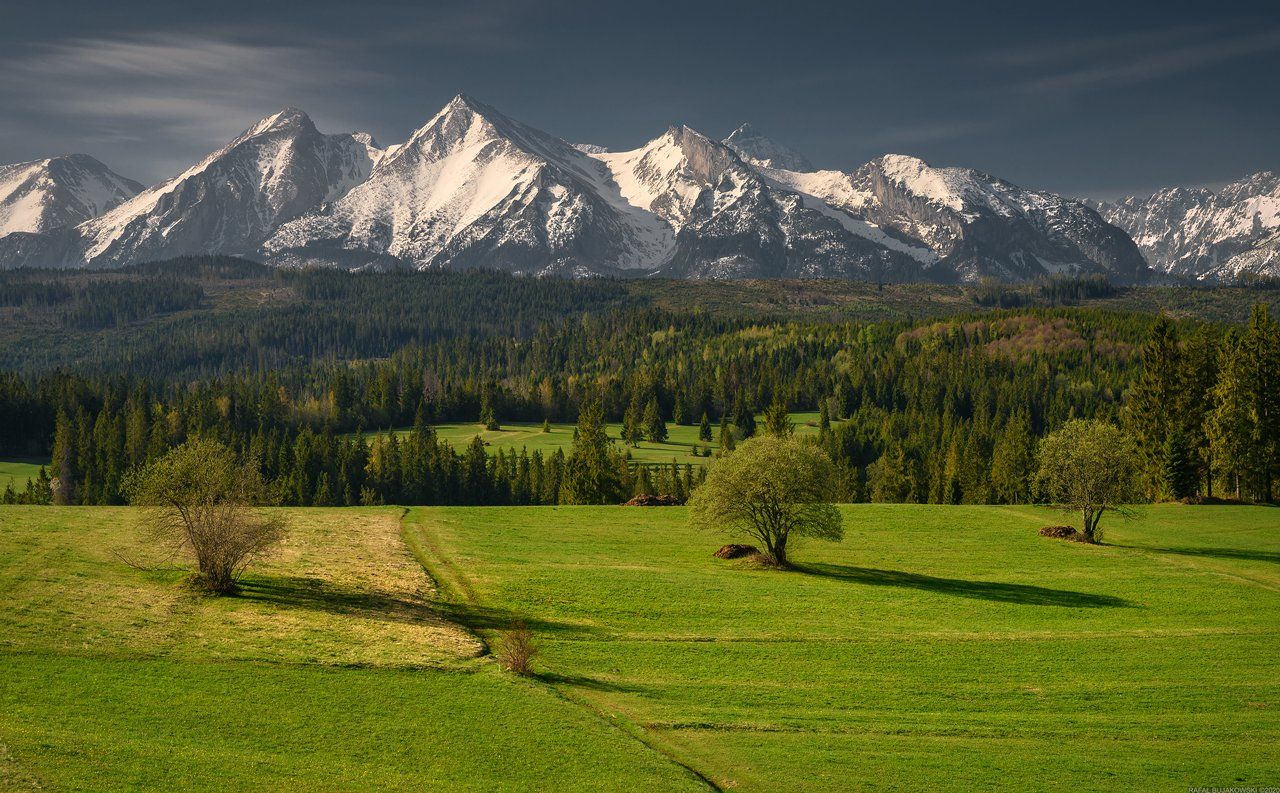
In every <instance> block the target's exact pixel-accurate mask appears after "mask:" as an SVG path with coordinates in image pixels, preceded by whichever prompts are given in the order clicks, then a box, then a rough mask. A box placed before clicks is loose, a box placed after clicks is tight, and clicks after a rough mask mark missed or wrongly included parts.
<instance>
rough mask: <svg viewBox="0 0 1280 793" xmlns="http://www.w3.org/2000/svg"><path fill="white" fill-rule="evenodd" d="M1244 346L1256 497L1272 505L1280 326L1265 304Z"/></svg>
mask: <svg viewBox="0 0 1280 793" xmlns="http://www.w3.org/2000/svg"><path fill="white" fill-rule="evenodd" d="M1242 344H1243V348H1244V355H1245V375H1246V378H1247V379H1246V383H1247V385H1246V389H1247V390H1246V393H1247V399H1248V402H1249V413H1250V418H1251V420H1252V421H1251V423H1252V427H1251V430H1252V432H1251V437H1250V443H1251V445H1252V446H1253V451H1252V458H1253V461H1254V465H1253V475H1254V479H1255V486H1254V491H1255V497H1257V498H1258V499H1260V500H1263V501H1271V500H1272V499H1274V498H1275V488H1274V483H1275V480H1276V477H1277V474H1280V326H1277V324H1276V322H1275V320H1273V319H1271V316H1270V314H1269V312H1268V311H1267V306H1266V304H1264V303H1258V304H1257V305H1255V306H1254V307H1253V311H1252V313H1251V314H1250V317H1249V328H1248V330H1247V331H1246V332H1245V334H1244V338H1243V342H1242Z"/></svg>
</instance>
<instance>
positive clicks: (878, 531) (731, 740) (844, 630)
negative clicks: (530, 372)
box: [409, 505, 1280, 790]
mask: <svg viewBox="0 0 1280 793" xmlns="http://www.w3.org/2000/svg"><path fill="white" fill-rule="evenodd" d="M845 515H846V519H847V522H848V538H847V540H846V541H845V542H844V543H843V544H841V545H825V544H813V545H810V546H807V547H805V548H803V549H798V550H797V552H796V558H797V559H799V560H802V561H801V563H802V564H803V569H802V570H801V571H800V572H793V573H777V572H771V571H762V570H752V569H746V568H744V567H743V566H742V564H741V563H738V562H726V561H721V560H717V559H714V558H712V557H711V551H712V550H714V549H715V547H717V545H718V543H719V539H718V538H715V537H713V536H709V535H703V534H699V533H695V532H692V531H691V530H689V529H688V528H686V527H685V524H684V514H683V510H681V509H662V510H642V509H635V508H630V509H629V508H558V509H548V508H543V509H542V510H540V511H538V510H536V509H535V510H534V511H530V510H527V509H489V510H466V509H430V510H415V511H414V512H412V513H411V514H410V517H409V520H410V522H411V524H412V526H413V531H414V532H416V533H418V534H419V535H420V536H422V537H423V538H424V542H425V543H426V544H427V545H428V546H429V547H433V548H436V549H439V553H440V557H439V560H438V561H437V562H436V563H435V564H433V565H432V566H433V569H436V571H437V573H438V575H439V577H440V578H441V580H442V581H444V582H445V583H446V584H447V591H449V592H451V593H455V594H454V596H455V597H461V598H464V599H465V600H466V601H467V602H469V603H471V604H472V605H473V606H475V607H483V608H492V609H498V610H500V611H502V612H509V613H513V614H520V615H524V616H525V618H526V619H527V620H528V621H529V623H530V624H531V625H533V626H535V627H536V629H537V632H538V634H539V636H540V637H541V639H542V642H543V651H544V654H543V657H542V659H541V661H542V665H543V669H544V672H545V677H546V679H547V680H548V681H550V682H551V684H552V685H553V686H554V687H555V688H556V689H557V690H559V691H560V692H561V693H562V694H563V695H564V696H565V697H567V698H568V699H570V700H572V701H575V702H580V703H582V704H583V705H584V706H586V707H588V708H590V709H591V710H594V711H595V712H597V713H600V714H602V715H604V716H606V717H608V718H610V719H614V720H617V721H618V722H620V723H625V724H628V725H631V728H632V729H633V730H635V731H636V733H637V735H638V736H639V737H641V738H642V739H644V740H645V741H647V742H649V743H650V744H652V745H654V746H656V747H658V748H660V749H661V750H663V751H665V752H669V753H671V754H672V755H673V756H675V757H678V758H680V759H681V760H682V761H683V762H685V763H687V764H688V765H690V766H691V767H693V768H696V769H697V770H698V771H699V772H700V773H702V774H704V775H705V776H706V777H707V778H709V779H710V780H712V781H713V782H714V783H715V784H717V785H719V786H721V787H724V788H731V787H740V788H743V789H756V790H788V789H794V790H814V789H830V790H844V789H917V790H919V789H935V788H937V789H961V790H985V789H992V788H1001V789H1040V790H1168V789H1185V788H1186V787H1187V786H1188V785H1244V784H1253V785H1264V784H1275V783H1276V782H1277V771H1276V769H1277V768H1280V567H1278V566H1277V565H1280V530H1278V529H1277V517H1276V515H1277V513H1276V511H1275V510H1274V509H1267V508H1247V507H1218V508H1203V507H1202V508H1196V507H1180V506H1175V507H1156V508H1151V509H1150V510H1148V511H1147V514H1146V516H1145V517H1144V518H1143V519H1141V520H1138V521H1135V522H1133V523H1128V524H1123V523H1113V525H1112V526H1111V527H1109V528H1110V542H1111V543H1113V544H1111V545H1107V546H1104V547H1085V546H1081V545H1076V544H1071V543H1064V542H1061V541H1055V540H1049V539H1046V538H1042V537H1039V536H1037V535H1036V533H1035V529H1036V528H1037V527H1038V526H1040V525H1043V524H1045V523H1046V522H1055V521H1056V520H1058V518H1057V517H1056V516H1052V515H1051V514H1047V513H1044V512H1042V511H1040V510H1036V509H1032V508H997V507H945V506H898V505H857V506H850V507H847V508H845Z"/></svg>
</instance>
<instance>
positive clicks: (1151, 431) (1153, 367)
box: [1126, 315, 1187, 491]
mask: <svg viewBox="0 0 1280 793" xmlns="http://www.w3.org/2000/svg"><path fill="white" fill-rule="evenodd" d="M1181 377H1182V358H1181V351H1180V350H1179V348H1178V336H1177V331H1176V329H1175V328H1174V326H1173V322H1171V321H1170V320H1169V318H1168V317H1166V316H1163V315H1162V316H1161V317H1160V318H1159V319H1158V320H1157V321H1156V324H1155V325H1154V326H1153V327H1152V328H1151V336H1150V338H1149V339H1148V340H1147V343H1146V344H1145V345H1144V346H1143V348H1142V370H1141V372H1140V373H1139V375H1138V377H1137V380H1136V381H1135V383H1134V385H1133V389H1132V391H1131V393H1130V395H1129V399H1128V404H1127V406H1126V408H1127V412H1128V420H1129V421H1128V423H1129V432H1130V434H1131V435H1132V436H1133V438H1134V440H1135V441H1137V446H1138V451H1139V452H1140V454H1141V455H1142V458H1143V460H1144V461H1145V465H1144V478H1145V480H1146V482H1147V485H1148V490H1149V491H1155V490H1158V489H1159V488H1160V482H1161V479H1162V473H1161V472H1162V471H1163V470H1164V469H1165V467H1166V463H1165V460H1164V459H1163V455H1164V452H1165V449H1166V446H1167V443H1166V441H1167V439H1168V433H1169V431H1170V429H1172V428H1174V427H1181V426H1185V425H1186V423H1187V418H1186V416H1185V415H1184V414H1183V407H1184V400H1183V390H1182V383H1181V382H1180V381H1181Z"/></svg>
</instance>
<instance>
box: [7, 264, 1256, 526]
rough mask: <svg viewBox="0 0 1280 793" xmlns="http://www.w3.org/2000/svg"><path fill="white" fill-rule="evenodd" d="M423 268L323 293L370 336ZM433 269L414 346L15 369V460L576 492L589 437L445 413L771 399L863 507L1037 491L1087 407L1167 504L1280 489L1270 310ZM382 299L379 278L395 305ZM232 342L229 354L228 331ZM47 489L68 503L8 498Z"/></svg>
mask: <svg viewBox="0 0 1280 793" xmlns="http://www.w3.org/2000/svg"><path fill="white" fill-rule="evenodd" d="M190 266H192V267H200V266H208V265H201V263H200V262H199V261H196V262H195V263H193V264H191V265H190ZM146 275H147V274H146V273H139V274H135V275H134V276H132V277H144V276H146ZM240 275H242V273H237V272H234V271H233V272H228V273H226V274H225V277H227V278H235V277H239V276H240ZM418 277H419V276H412V275H406V276H404V280H403V281H399V280H396V279H373V280H371V281H370V282H368V283H373V284H375V285H374V286H372V287H370V286H368V285H366V283H365V282H362V281H361V280H360V278H359V277H353V276H350V275H348V274H345V273H333V274H331V275H321V276H310V277H309V278H308V279H307V280H306V286H305V287H303V288H305V289H306V290H309V292H310V293H311V294H312V295H313V297H315V298H317V299H322V300H332V301H333V302H334V304H335V306H336V307H340V308H342V309H343V310H345V311H346V312H348V313H349V314H350V315H351V316H352V317H367V318H368V323H369V324H368V327H366V328H365V329H364V330H363V331H361V333H367V334H368V342H367V343H370V344H372V343H373V341H372V340H373V339H377V338H380V333H381V332H382V331H380V330H379V329H378V323H379V322H385V323H389V324H388V325H387V326H386V327H384V328H383V330H389V329H390V328H391V326H392V325H394V323H396V322H400V321H402V318H398V317H397V316H396V306H397V303H396V300H395V293H396V292H397V291H401V292H403V290H406V289H414V288H419V284H421V283H425V282H426V281H415V280H414V279H415V278H418ZM430 283H431V285H432V288H433V289H436V290H437V291H440V292H442V293H444V294H446V295H447V296H448V300H446V301H444V303H443V304H445V305H448V306H450V308H448V309H447V310H442V311H441V314H440V316H437V317H432V318H423V319H421V322H423V323H426V324H428V325H430V326H431V327H432V328H433V330H432V331H431V332H429V333H425V334H419V333H418V332H417V331H415V332H414V334H412V339H413V340H412V341H409V342H404V343H399V342H400V341H403V340H402V339H399V337H396V336H394V334H393V336H392V338H390V339H389V340H388V339H383V340H381V341H379V343H380V344H384V345H385V346H386V350H385V354H384V355H378V356H359V357H358V358H357V359H355V360H340V359H337V358H334V357H326V358H325V359H322V360H310V359H308V358H307V356H306V355H305V354H303V355H301V359H302V360H301V362H296V361H295V362H292V363H289V364H287V365H282V366H280V367H275V368H272V367H260V368H259V367H254V368H246V369H240V370H238V371H234V373H225V372H224V373H219V374H216V375H208V376H201V377H192V376H191V372H190V369H189V368H187V369H183V373H182V374H181V375H178V374H175V372H176V371H178V370H170V374H169V375H168V376H151V375H148V374H147V372H148V371H150V369H149V368H148V367H147V366H144V365H143V366H139V367H130V368H129V370H128V371H123V372H117V373H114V374H111V375H94V374H89V373H83V372H66V371H54V372H46V373H43V374H39V375H36V374H29V373H27V374H18V373H15V372H10V373H7V374H0V415H3V417H4V421H2V422H0V456H3V455H24V456H25V455H31V454H38V453H41V452H46V453H50V454H51V456H52V460H53V462H52V466H51V469H50V472H49V473H50V476H51V479H50V482H49V484H48V487H47V490H48V495H47V497H48V498H49V499H52V500H56V501H61V502H66V503H87V504H113V503H123V501H124V498H125V494H124V493H123V492H122V491H121V488H122V482H123V480H124V476H125V472H127V471H128V470H129V469H130V468H132V467H134V466H138V465H141V464H145V463H147V462H149V461H152V460H154V459H156V458H157V457H158V456H159V455H161V454H163V453H164V451H166V450H167V449H169V448H171V447H173V446H174V445H176V444H178V443H181V442H182V441H184V440H186V439H188V438H191V437H197V436H202V437H213V438H216V439H218V440H220V441H222V442H224V443H226V444H227V445H229V446H231V447H232V448H234V449H235V450H236V451H238V452H239V453H241V454H243V455H244V456H246V458H248V459H250V460H253V461H254V464H256V465H258V466H260V467H261V469H262V473H263V475H264V477H265V478H266V480H267V481H268V482H269V483H270V484H271V486H272V487H273V492H274V493H275V494H276V497H277V499H278V501H279V502H280V503H283V504H302V505H309V504H317V505H319V504H334V505H341V504H366V503H406V504H408V503H460V504H490V503H493V504H507V503H510V504H523V503H559V502H570V501H574V500H581V499H584V498H587V496H584V492H586V491H587V490H588V489H584V487H583V486H581V485H567V484H566V482H567V481H569V479H570V478H571V477H570V476H569V473H568V472H569V471H570V470H574V471H577V470H578V469H577V468H574V467H573V465H571V462H573V458H574V453H575V452H579V458H581V455H582V454H586V453H587V452H586V451H583V450H582V449H581V448H580V447H582V446H583V444H586V443H587V441H585V440H582V441H581V442H580V443H575V446H574V448H573V449H570V450H568V451H566V452H564V453H559V452H558V453H553V454H550V455H543V454H541V453H514V454H513V453H501V454H495V455H487V454H485V449H484V447H483V444H482V443H480V442H478V441H477V442H476V443H475V444H472V446H471V447H469V448H467V449H464V450H462V451H455V450H454V449H452V448H451V447H449V446H448V445H447V444H443V443H441V442H440V441H439V440H438V439H437V438H435V436H434V433H433V432H432V430H431V425H432V424H435V423H441V422H476V423H477V432H479V429H480V423H481V421H482V420H483V421H485V422H489V421H496V422H503V421H517V420H519V421H543V420H549V421H566V422H573V421H581V420H582V419H583V417H584V416H585V415H586V413H588V412H589V411H587V410H586V408H588V407H589V406H596V409H597V410H598V412H599V420H600V421H602V422H603V421H624V422H626V423H628V424H629V425H630V426H636V425H637V424H638V423H643V424H644V425H646V427H649V426H651V425H652V424H653V420H654V418H655V417H656V418H657V419H658V420H659V421H660V422H662V423H680V424H688V425H698V424H699V423H702V422H703V420H704V418H705V420H706V422H707V423H709V424H711V425H720V426H719V427H718V428H717V429H716V430H715V432H717V433H720V434H721V435H723V434H724V432H725V431H726V430H727V431H728V432H729V433H730V434H731V435H732V436H733V438H739V439H740V438H741V437H744V436H746V435H748V434H750V433H751V432H753V431H754V430H755V428H754V427H753V426H751V425H753V424H755V423H756V422H755V418H754V417H755V416H756V415H757V414H759V413H761V412H764V411H768V410H770V409H771V408H775V409H776V408H778V407H781V408H782V409H784V410H792V411H798V410H806V411H819V412H820V413H821V414H822V415H823V416H824V419H823V427H822V428H821V432H820V434H819V441H818V442H819V443H821V444H822V445H823V447H824V448H825V449H826V450H827V451H828V453H829V454H830V455H831V457H832V458H833V460H834V461H835V462H836V464H837V466H838V467H839V470H840V472H841V481H842V489H843V492H842V493H841V497H842V498H844V499H846V500H851V501H860V500H878V501H909V502H937V503H1006V502H1026V501H1029V500H1031V499H1032V498H1033V496H1034V494H1033V493H1032V491H1031V468H1032V462H1031V461H1032V458H1033V456H1034V451H1035V444H1036V442H1037V440H1038V439H1039V438H1041V437H1043V436H1044V435H1045V434H1046V433H1048V432H1050V431H1052V430H1053V429H1055V428H1057V427H1059V426H1061V425H1062V424H1063V423H1065V422H1066V421H1068V420H1069V419H1071V418H1100V419H1104V420H1108V421H1112V422H1114V423H1117V424H1119V425H1120V426H1121V427H1123V428H1125V429H1126V431H1128V432H1129V433H1130V434H1131V435H1132V436H1133V438H1134V439H1135V441H1137V445H1138V447H1139V448H1140V449H1141V450H1142V451H1143V455H1144V462H1145V469H1144V482H1145V485H1146V491H1147V495H1148V496H1150V497H1151V498H1197V497H1213V496H1230V497H1239V498H1246V499H1255V500H1273V499H1274V498H1275V496H1276V484H1275V482H1276V474H1277V472H1278V470H1280V448H1278V447H1277V438H1280V429H1278V426H1280V425H1278V424H1277V422H1278V421H1280V408H1278V407H1277V399H1278V398H1280V334H1278V333H1277V330H1276V323H1275V321H1274V320H1273V319H1272V318H1271V317H1270V315H1269V313H1268V311H1267V310H1266V308H1265V307H1263V306H1259V307H1258V308H1256V309H1255V310H1254V312H1253V316H1252V318H1251V320H1250V322H1249V323H1248V324H1247V325H1246V326H1243V327H1234V326H1223V325H1217V324H1209V323H1197V322H1191V321H1179V322H1174V321H1172V320H1170V319H1168V318H1163V317H1156V316H1153V315H1150V314H1143V313H1123V312H1115V311H1104V310H1098V309H1085V308H1030V309H1026V308H1023V309H1013V310H1004V311H995V312H988V313H982V314H965V315H961V316H955V317H951V318H947V319H942V320H936V319H935V320H917V321H907V320H904V321H884V322H849V321H833V320H830V319H823V320H815V319H806V318H803V317H801V318H797V319H781V318H772V319H771V318H761V319H751V318H740V317H739V318H735V317H727V316H723V315H717V314H712V313H708V312H699V311H694V312H674V311H669V310H664V309H660V308H656V307H653V306H651V305H647V304H644V303H639V304H636V303H633V302H630V301H629V300H628V299H626V296H625V293H624V292H623V290H622V288H621V287H620V286H619V285H618V284H617V283H615V282H608V281H600V282H587V283H578V282H567V281H556V280H554V279H519V278H511V277H510V276H499V275H497V274H492V273H483V272H477V273H454V274H449V275H448V276H447V277H442V278H439V279H436V280H430ZM1101 288H1103V287H1101V286H1099V285H1097V284H1092V283H1090V284H1086V285H1084V286H1082V287H1080V289H1082V290H1084V291H1089V290H1093V289H1101ZM1061 289H1064V290H1066V291H1067V292H1070V290H1069V289H1067V288H1066V287H1062V288H1061ZM368 290H374V291H375V292H378V293H379V294H380V297H379V299H378V300H377V301H376V304H375V305H366V303H365V298H366V297H367V296H368V293H369V292H368ZM300 321H301V320H300ZM361 321H362V322H363V321H364V320H361ZM415 321H417V320H415ZM304 325H305V323H304ZM306 327H311V326H309V325H308V326H306ZM280 330H281V332H284V329H283V328H281V329H280ZM203 332H204V331H203V330H202V329H200V328H196V329H194V330H191V333H193V334H195V335H193V336H191V337H189V338H178V337H175V338H174V339H173V340H172V343H173V344H174V348H175V349H178V348H180V347H182V346H183V345H186V346H187V347H188V348H189V347H190V346H191V345H193V344H194V345H196V346H199V345H200V340H201V339H203V338H204V337H203V336H202V335H201V334H203ZM257 332H267V330H266V329H264V328H258V330H257ZM334 333H335V334H336V335H335V340H336V339H337V338H338V337H342V338H343V341H342V343H343V344H348V343H349V344H351V345H353V348H354V347H358V346H360V345H363V344H365V343H366V342H365V341H361V340H360V339H362V338H365V337H364V336H362V335H361V333H356V334H355V335H354V336H353V337H352V338H350V339H348V338H346V337H345V336H344V334H346V333H347V330H346V329H343V328H338V329H335V330H334ZM211 338H212V339H213V341H211V347H210V349H211V350H214V351H215V353H216V350H217V349H219V345H223V344H228V345H229V344H231V341H230V339H229V338H226V337H220V336H219V335H218V334H217V333H216V332H214V333H213V335H212V336H211ZM299 338H301V337H299ZM398 339H399V341H398ZM252 343H253V342H252V340H251V339H242V340H241V341H240V344H242V345H250V346H251V345H252ZM299 349H300V350H302V351H303V352H305V350H303V348H302V347H300V348H299ZM243 353H244V351H243V350H240V351H239V352H238V353H237V355H241V356H243ZM212 360H217V358H216V356H215V358H214V359H212ZM205 365H210V364H208V361H205V362H204V363H202V364H201V366H202V367H203V366H205ZM179 368H180V369H182V367H179ZM213 368H217V367H216V366H214V367H213ZM641 419H643V421H641ZM410 427H411V428H413V429H412V431H411V432H408V433H404V434H401V435H394V434H392V433H389V432H387V430H389V429H391V428H410ZM646 431H647V430H646ZM582 434H583V433H582V432H581V427H580V432H579V435H580V436H581V435H582ZM591 437H594V436H591ZM729 442H730V443H732V439H730V440H729ZM590 454H591V455H594V456H592V457H591V459H593V460H595V463H594V464H593V465H594V468H593V470H595V473H594V474H593V476H594V477H595V479H596V480H597V481H598V482H603V483H604V484H602V485H600V486H599V487H596V488H595V489H594V490H592V495H591V496H590V498H591V499H593V500H615V499H622V498H625V497H627V496H629V495H631V494H633V493H636V492H661V493H667V494H671V495H675V496H677V497H683V496H685V495H687V494H688V491H689V489H690V488H691V487H695V486H696V485H697V482H698V480H699V477H700V469H697V468H696V467H691V466H675V467H673V466H657V467H654V468H652V469H650V468H648V467H645V466H637V465H635V464H634V463H632V462H630V461H629V460H628V459H627V454H626V446H625V444H623V443H607V444H606V445H605V446H604V447H602V448H601V449H596V450H594V451H592V452H591V453H590ZM574 464H575V465H577V463H574ZM580 467H581V466H580V465H579V468H580ZM602 471H603V472H606V473H607V475H606V473H601V472H602ZM24 497H25V498H30V499H41V498H44V497H45V496H44V494H43V490H41V489H40V488H36V489H33V491H32V494H31V495H29V496H24V495H23V494H21V493H14V494H11V495H7V496H6V498H9V499H22V498H24Z"/></svg>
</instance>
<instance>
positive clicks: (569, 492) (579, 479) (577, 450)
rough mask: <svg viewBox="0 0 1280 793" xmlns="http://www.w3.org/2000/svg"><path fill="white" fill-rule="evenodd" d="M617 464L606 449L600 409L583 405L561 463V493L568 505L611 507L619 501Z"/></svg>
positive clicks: (607, 443) (607, 448) (620, 481)
mask: <svg viewBox="0 0 1280 793" xmlns="http://www.w3.org/2000/svg"><path fill="white" fill-rule="evenodd" d="M619 469H620V464H619V461H618V460H617V459H615V456H614V455H613V454H612V453H611V451H610V449H609V437H608V435H607V434H606V432H605V423H604V407H603V406H602V405H601V403H600V402H599V401H595V402H592V403H590V404H588V405H586V406H585V407H584V408H583V409H582V412H581V413H580V414H579V415H578V431H577V435H576V436H575V437H574V441H573V446H572V447H571V449H570V451H569V457H568V460H567V461H566V462H565V473H564V484H563V488H564V493H565V502H566V503H569V504H615V503H617V502H619V501H621V500H622V498H621V496H622V476H621V471H620V470H619Z"/></svg>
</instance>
